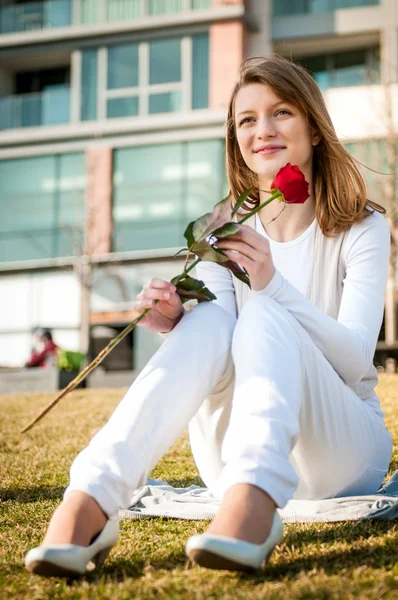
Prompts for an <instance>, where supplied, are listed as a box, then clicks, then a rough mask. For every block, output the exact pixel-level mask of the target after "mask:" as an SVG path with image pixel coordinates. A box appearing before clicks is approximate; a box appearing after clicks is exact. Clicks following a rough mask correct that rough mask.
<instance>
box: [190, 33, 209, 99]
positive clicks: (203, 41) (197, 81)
mask: <svg viewBox="0 0 398 600" xmlns="http://www.w3.org/2000/svg"><path fill="white" fill-rule="evenodd" d="M208 106H209V36H208V35H195V36H193V38H192V108H207V107H208Z"/></svg>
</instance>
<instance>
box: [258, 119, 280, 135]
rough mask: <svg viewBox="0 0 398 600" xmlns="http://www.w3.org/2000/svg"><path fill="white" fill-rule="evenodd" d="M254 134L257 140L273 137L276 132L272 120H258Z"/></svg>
mask: <svg viewBox="0 0 398 600" xmlns="http://www.w3.org/2000/svg"><path fill="white" fill-rule="evenodd" d="M256 134H257V137H258V138H259V139H263V138H269V137H274V136H275V134H276V132H275V127H274V124H273V122H272V119H268V118H263V119H259V120H258V122H257V131H256Z"/></svg>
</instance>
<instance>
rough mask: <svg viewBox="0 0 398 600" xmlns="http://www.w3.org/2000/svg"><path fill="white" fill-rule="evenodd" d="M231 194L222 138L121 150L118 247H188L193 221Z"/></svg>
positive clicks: (116, 188)
mask: <svg viewBox="0 0 398 600" xmlns="http://www.w3.org/2000/svg"><path fill="white" fill-rule="evenodd" d="M225 195H226V180H225V167H224V147H223V142H222V141H221V140H206V141H199V142H183V143H176V144H161V145H156V146H143V147H136V148H120V149H117V150H115V153H114V178H113V203H114V204H113V220H114V223H115V229H114V240H113V247H114V250H116V251H123V250H145V249H151V248H168V247H179V246H181V247H182V245H183V243H184V238H183V232H184V230H185V228H186V226H187V225H188V222H189V221H191V220H192V219H194V218H197V217H199V216H200V215H201V214H203V213H205V212H208V211H210V210H212V209H213V206H214V205H215V204H216V202H217V201H218V200H220V199H221V198H222V197H223V196H225Z"/></svg>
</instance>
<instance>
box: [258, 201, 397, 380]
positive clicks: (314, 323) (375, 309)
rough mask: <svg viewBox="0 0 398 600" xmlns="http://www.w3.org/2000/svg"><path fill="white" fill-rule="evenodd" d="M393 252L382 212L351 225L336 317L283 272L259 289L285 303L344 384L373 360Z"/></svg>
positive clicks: (366, 367) (357, 377)
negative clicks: (310, 297)
mask: <svg viewBox="0 0 398 600" xmlns="http://www.w3.org/2000/svg"><path fill="white" fill-rule="evenodd" d="M389 252H390V233H389V229H388V225H387V223H386V220H385V219H384V217H383V216H381V215H380V214H378V213H375V214H374V215H372V216H371V217H368V218H367V219H365V220H364V221H362V223H358V224H355V225H354V226H353V227H352V228H351V231H350V233H349V236H348V240H347V245H346V254H345V263H346V277H345V279H344V288H343V295H342V301H341V305H340V311H339V315H338V318H337V320H335V319H333V318H331V317H329V316H328V315H326V314H325V313H323V312H322V311H321V310H320V309H319V308H317V307H316V306H314V305H313V304H312V303H311V302H310V301H309V300H308V299H307V298H305V297H304V296H303V295H302V294H301V293H300V292H299V291H298V290H297V289H296V288H295V287H294V286H292V285H291V284H290V283H289V282H288V281H287V280H286V279H284V278H283V277H282V275H281V273H280V272H279V271H277V272H276V273H275V275H274V277H273V278H272V280H271V281H270V283H269V284H268V285H267V286H266V287H265V288H264V289H263V290H261V291H259V292H256V293H257V294H266V295H268V296H270V297H272V298H274V300H276V301H277V302H279V304H281V305H282V306H284V307H285V308H286V309H287V310H288V311H289V312H290V313H291V314H292V315H293V316H294V317H295V318H296V319H297V321H298V322H299V323H300V324H301V325H302V326H303V327H304V329H305V330H306V331H307V332H308V333H309V335H310V336H311V338H312V340H313V341H314V342H315V344H316V345H317V346H318V347H319V348H320V350H321V351H322V353H323V354H324V355H325V357H326V358H327V360H328V361H329V362H330V363H331V364H332V366H333V367H334V369H335V370H336V371H337V373H338V374H339V375H340V377H341V378H342V379H343V380H344V381H345V383H347V384H348V385H355V384H356V383H358V382H359V381H360V380H361V379H362V378H363V376H364V375H365V374H366V372H367V370H368V369H369V367H370V365H371V363H372V360H373V355H374V352H375V348H376V343H377V339H378V335H379V331H380V326H381V323H382V319H383V309H384V296H385V288H386V281H387V272H388V260H389Z"/></svg>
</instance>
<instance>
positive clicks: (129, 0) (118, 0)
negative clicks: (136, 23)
mask: <svg viewBox="0 0 398 600" xmlns="http://www.w3.org/2000/svg"><path fill="white" fill-rule="evenodd" d="M97 1H98V0H97ZM143 6H144V5H143V3H142V2H141V0H107V3H106V9H107V19H108V21H121V20H125V19H137V18H138V17H141V16H142V8H143Z"/></svg>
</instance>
